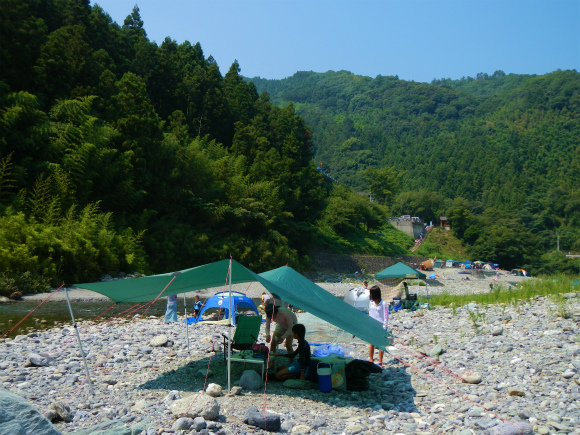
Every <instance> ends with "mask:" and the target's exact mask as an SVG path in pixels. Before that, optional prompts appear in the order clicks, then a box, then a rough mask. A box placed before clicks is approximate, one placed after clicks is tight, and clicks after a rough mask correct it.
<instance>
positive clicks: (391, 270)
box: [375, 263, 427, 279]
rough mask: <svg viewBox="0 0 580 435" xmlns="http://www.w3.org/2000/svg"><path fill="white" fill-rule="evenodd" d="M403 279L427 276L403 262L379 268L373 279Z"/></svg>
mask: <svg viewBox="0 0 580 435" xmlns="http://www.w3.org/2000/svg"><path fill="white" fill-rule="evenodd" d="M396 278H400V279H405V278H419V279H425V278H427V276H426V275H425V274H424V273H421V272H419V271H418V270H415V269H413V268H412V267H409V266H407V265H406V264H403V263H397V264H393V265H392V266H391V267H387V268H386V269H383V270H381V271H380V272H379V273H376V274H375V279H396Z"/></svg>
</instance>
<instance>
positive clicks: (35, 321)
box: [0, 298, 191, 337]
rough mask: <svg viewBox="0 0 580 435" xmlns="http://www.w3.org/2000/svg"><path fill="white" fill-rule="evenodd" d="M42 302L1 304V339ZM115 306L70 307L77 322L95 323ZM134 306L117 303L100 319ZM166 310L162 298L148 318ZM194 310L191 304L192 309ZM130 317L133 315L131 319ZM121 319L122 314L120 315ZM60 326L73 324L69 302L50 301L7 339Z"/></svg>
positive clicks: (180, 311)
mask: <svg viewBox="0 0 580 435" xmlns="http://www.w3.org/2000/svg"><path fill="white" fill-rule="evenodd" d="M39 304H40V302H38V301H18V302H9V303H5V304H0V336H3V335H4V334H5V333H6V332H7V331H9V330H10V329H12V327H14V325H16V324H17V323H18V322H20V321H21V320H22V319H23V318H24V317H26V315H27V314H28V313H30V312H31V311H32V310H34V309H35V308H36V307H38V305H39ZM112 305H113V301H71V307H72V310H73V314H74V316H75V320H77V321H78V320H94V319H95V318H96V317H98V316H99V315H100V314H101V313H103V312H104V311H106V310H107V309H108V308H110V307H111V306H112ZM134 305H135V304H126V303H125V304H117V305H115V306H114V307H113V308H111V309H110V310H109V311H107V312H106V313H105V314H104V315H103V316H102V317H101V318H110V317H114V316H117V315H119V314H121V313H123V311H125V310H128V309H129V308H131V307H133V306H134ZM166 307H167V301H166V300H165V298H164V299H160V300H158V301H157V302H155V304H153V305H152V306H151V308H149V310H148V311H147V314H146V315H147V316H149V315H151V316H163V315H164V314H165V309H166ZM189 308H190V309H191V304H190V307H189ZM144 310H145V308H144V309H143V310H139V311H136V312H135V313H133V314H132V315H135V314H140V313H143V311H144ZM178 314H181V315H182V314H183V305H182V306H181V307H180V309H178ZM132 315H131V316H132ZM121 316H122V315H121ZM59 323H71V318H70V312H69V309H68V305H67V303H66V301H60V302H53V301H48V302H46V303H44V304H42V305H41V306H40V307H38V308H37V309H36V311H34V312H33V313H32V314H31V315H30V316H29V317H28V318H27V319H26V320H24V321H23V322H22V323H21V324H20V325H18V327H17V328H16V329H15V330H14V331H13V332H11V333H10V334H9V335H8V336H9V337H14V336H15V335H20V334H26V333H28V332H31V331H32V330H33V329H34V330H43V329H48V328H52V327H54V326H55V325H56V324H59Z"/></svg>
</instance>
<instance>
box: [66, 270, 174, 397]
mask: <svg viewBox="0 0 580 435" xmlns="http://www.w3.org/2000/svg"><path fill="white" fill-rule="evenodd" d="M174 279H175V276H173V278H171V281H169V283H168V284H167V285H166V286H165V288H164V289H163V290H161V293H159V295H157V297H156V298H155V300H153V301H151V302H148V303H146V304H144V305H148V307H147V309H146V310H145V312H144V313H143V314H142V316H144V315H145V313H147V311H149V308H151V306H152V305H153V304H154V303H155V302H157V300H158V299H159V298H160V297H161V295H162V294H163V292H165V290H167V287H169V286H170V285H171V283H172V282H173V280H174ZM136 305H139V304H136ZM134 306H135V305H134ZM140 308H143V307H140ZM138 309H139V308H138ZM125 311H127V310H125ZM137 325H138V323H137V322H135V323H134V324H133V326H132V327H131V328H130V329H129V330H128V331H127V332H125V333H124V334H123V335H122V336H121V338H119V339H118V340H117V342H116V343H115V346H116V345H117V344H118V343H119V342H121V340H123V339H124V338H125V336H126V335H127V334H128V333H129V332H131V331H132V330H133V329H135V327H136V326H137ZM115 350H116V349H115V348H114V346H113V347H111V351H110V352H109V353H108V354H107V355H106V356H105V357H104V358H103V359H102V360H101V361H99V363H98V364H97V365H96V366H95V368H94V369H93V371H92V372H91V373H90V375H89V376H88V377H85V380H84V381H83V382H81V384H80V385H79V387H78V388H77V389H76V390H75V391H74V392H73V394H72V395H71V397H69V400H68V401H67V402H66V403H65V406H66V405H68V404H69V403H70V402H71V400H72V399H73V398H74V397H75V396H76V395H77V393H78V392H79V391H80V389H81V388H82V387H83V385H84V384H85V383H86V382H87V381H88V379H89V377H90V376H91V375H92V374H94V373H95V372H96V371H97V369H98V368H99V367H100V366H101V365H103V363H104V362H105V360H106V359H107V358H109V357H110V356H111V355H112V354H113V352H114V351H115Z"/></svg>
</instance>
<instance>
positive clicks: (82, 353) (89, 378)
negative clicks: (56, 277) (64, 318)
mask: <svg viewBox="0 0 580 435" xmlns="http://www.w3.org/2000/svg"><path fill="white" fill-rule="evenodd" d="M64 293H65V295H66V303H67V304H68V310H69V311H70V318H71V320H72V324H73V328H74V329H75V332H76V333H77V340H78V342H79V349H80V350H81V355H82V356H83V361H84V362H85V372H86V373H87V380H88V381H89V388H90V390H91V394H92V395H93V396H94V395H95V390H94V389H93V383H92V381H91V375H90V373H89V366H88V364H87V358H86V357H85V352H84V351H83V345H82V344H81V336H80V335H79V328H78V327H77V324H76V323H75V316H74V315H73V310H72V307H71V305H70V298H69V297H68V288H66V287H65V288H64Z"/></svg>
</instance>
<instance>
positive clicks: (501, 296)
mask: <svg viewBox="0 0 580 435" xmlns="http://www.w3.org/2000/svg"><path fill="white" fill-rule="evenodd" d="M577 279H578V278H577V277H569V276H550V277H545V278H535V279H529V280H526V281H523V282H522V284H521V285H520V286H518V287H515V288H514V287H511V288H508V287H505V286H503V285H500V286H498V287H497V288H496V289H494V290H493V291H491V292H489V293H476V294H469V295H452V294H449V293H441V294H440V295H435V296H432V297H431V298H430V299H429V300H425V301H424V302H429V304H430V305H431V306H445V307H460V306H463V305H467V304H468V303H470V302H475V303H477V304H488V305H495V304H517V303H518V301H527V300H530V299H532V298H534V297H536V296H548V295H551V296H554V297H556V298H558V299H560V298H562V297H561V296H560V295H561V294H563V293H570V292H578V291H580V286H579V285H578V281H577Z"/></svg>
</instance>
